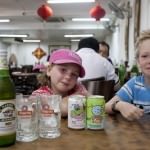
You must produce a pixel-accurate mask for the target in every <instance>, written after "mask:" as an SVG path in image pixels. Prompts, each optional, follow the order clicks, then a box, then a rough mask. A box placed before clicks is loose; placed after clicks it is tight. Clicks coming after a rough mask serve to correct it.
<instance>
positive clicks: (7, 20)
mask: <svg viewBox="0 0 150 150" xmlns="http://www.w3.org/2000/svg"><path fill="white" fill-rule="evenodd" d="M0 22H10V19H0Z"/></svg>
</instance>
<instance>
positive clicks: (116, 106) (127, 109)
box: [105, 96, 144, 121]
mask: <svg viewBox="0 0 150 150" xmlns="http://www.w3.org/2000/svg"><path fill="white" fill-rule="evenodd" d="M105 111H106V112H107V113H110V114H113V113H115V111H118V112H120V113H121V114H122V116H123V117H125V118H126V119H128V120H130V121H132V120H134V119H139V118H140V117H141V116H143V114H144V110H143V109H140V108H138V107H136V106H134V105H133V104H130V103H128V102H124V101H122V100H121V99H120V98H119V97H118V96H114V97H113V98H112V99H111V100H110V101H108V102H107V103H106V105H105Z"/></svg>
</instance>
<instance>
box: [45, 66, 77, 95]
mask: <svg viewBox="0 0 150 150" xmlns="http://www.w3.org/2000/svg"><path fill="white" fill-rule="evenodd" d="M79 72H80V68H79V66H78V65H76V64H71V63H70V64H61V65H53V66H52V68H51V70H50V71H49V72H48V73H47V75H48V76H50V78H51V88H52V89H53V90H54V92H55V93H56V94H61V95H66V94H67V93H68V91H70V90H72V89H73V88H74V86H75V85H76V82H77V79H78V77H79Z"/></svg>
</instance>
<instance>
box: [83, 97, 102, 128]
mask: <svg viewBox="0 0 150 150" xmlns="http://www.w3.org/2000/svg"><path fill="white" fill-rule="evenodd" d="M104 119H105V99H104V96H100V95H91V96H89V97H88V98H87V102H86V126H87V129H93V130H99V129H103V128H104Z"/></svg>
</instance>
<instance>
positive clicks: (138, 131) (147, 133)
mask: <svg viewBox="0 0 150 150" xmlns="http://www.w3.org/2000/svg"><path fill="white" fill-rule="evenodd" d="M6 149H7V150H150V115H147V116H144V117H143V118H141V119H140V120H138V121H134V122H129V121H127V120H125V119H123V118H122V117H121V116H120V115H117V116H115V117H110V116H108V117H107V118H106V122H105V129H104V130H99V131H93V130H72V129H68V128H67V119H62V124H61V136H60V137H59V138H56V139H41V138H39V139H38V140H36V141H34V142H29V143H21V142H17V143H16V144H15V145H13V146H10V147H7V148H0V150H6Z"/></svg>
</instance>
